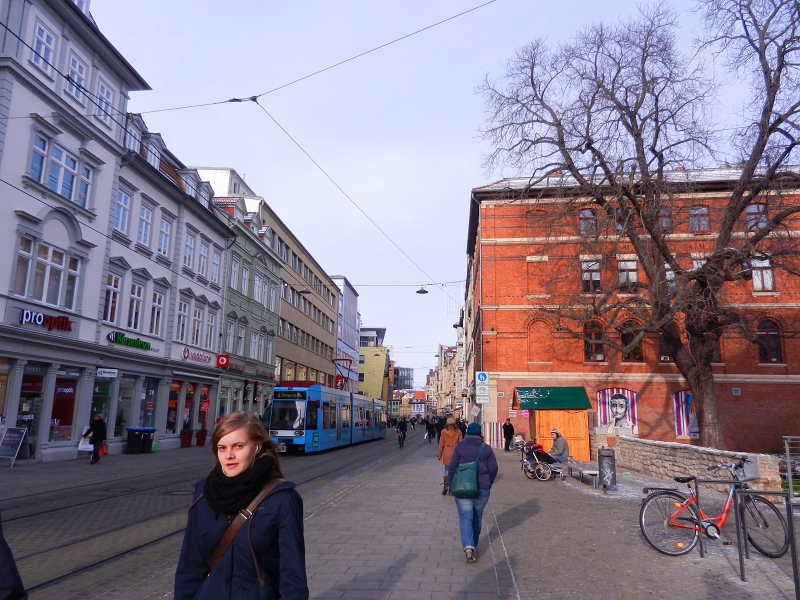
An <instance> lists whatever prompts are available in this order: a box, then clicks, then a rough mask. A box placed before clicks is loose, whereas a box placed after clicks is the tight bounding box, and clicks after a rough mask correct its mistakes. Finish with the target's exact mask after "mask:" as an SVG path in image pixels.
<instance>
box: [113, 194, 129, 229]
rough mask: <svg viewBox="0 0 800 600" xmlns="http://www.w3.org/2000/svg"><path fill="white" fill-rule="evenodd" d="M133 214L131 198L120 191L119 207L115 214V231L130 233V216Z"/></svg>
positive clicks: (118, 195) (118, 196)
mask: <svg viewBox="0 0 800 600" xmlns="http://www.w3.org/2000/svg"><path fill="white" fill-rule="evenodd" d="M130 212H131V197H130V196H129V195H128V194H126V193H125V192H123V191H122V190H120V191H119V192H117V207H116V211H115V213H114V229H116V230H117V231H121V232H122V233H127V232H128V215H130Z"/></svg>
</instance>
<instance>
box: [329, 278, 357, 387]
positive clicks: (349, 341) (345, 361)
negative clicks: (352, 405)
mask: <svg viewBox="0 0 800 600" xmlns="http://www.w3.org/2000/svg"><path fill="white" fill-rule="evenodd" d="M331 281H333V282H334V283H335V284H336V285H337V286H338V287H339V317H338V323H337V325H338V326H337V329H336V331H337V334H336V359H335V363H336V380H335V386H334V387H336V389H340V390H346V391H348V392H357V391H358V360H359V354H358V349H359V346H360V343H361V314H360V313H359V312H358V292H357V291H356V289H355V288H354V287H353V285H352V284H351V283H350V282H349V281H348V280H347V277H345V276H344V275H333V276H331Z"/></svg>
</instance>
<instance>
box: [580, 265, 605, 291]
mask: <svg viewBox="0 0 800 600" xmlns="http://www.w3.org/2000/svg"><path fill="white" fill-rule="evenodd" d="M581 291H582V292H583V293H584V294H599V293H600V262H599V261H593V260H592V261H582V262H581Z"/></svg>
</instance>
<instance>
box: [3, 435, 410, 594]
mask: <svg viewBox="0 0 800 600" xmlns="http://www.w3.org/2000/svg"><path fill="white" fill-rule="evenodd" d="M374 441H375V442H378V443H377V444H374V445H373V444H370V445H369V447H367V446H366V445H361V444H360V445H359V446H354V447H352V448H354V449H358V448H364V449H367V450H371V449H374V450H377V452H370V453H369V454H368V455H366V456H360V457H358V458H356V459H355V460H351V461H348V462H347V463H345V464H342V465H339V466H336V467H330V466H329V465H328V464H327V463H326V462H316V463H315V464H312V465H308V466H307V467H305V468H302V469H298V470H294V469H291V470H287V477H290V478H291V479H292V480H293V481H295V484H296V485H297V487H298V488H300V487H304V486H307V485H308V484H310V483H312V482H315V481H318V480H320V479H323V478H332V479H331V482H330V484H328V485H325V486H323V487H322V488H320V489H318V490H316V491H314V492H312V493H311V494H308V495H306V496H305V497H306V498H310V497H313V496H316V495H317V494H319V493H321V492H322V491H323V490H325V489H327V488H328V487H329V486H330V485H333V484H335V483H340V482H341V481H342V479H346V478H347V477H348V476H347V475H346V476H344V477H341V476H339V477H337V476H336V475H337V474H339V473H341V471H343V470H345V469H350V471H352V475H353V476H358V475H361V474H362V473H364V472H366V471H370V470H374V471H376V472H382V471H384V470H385V469H388V468H390V467H391V466H392V465H393V464H396V463H397V462H399V461H400V460H402V459H403V458H404V457H405V456H406V455H407V454H409V453H410V452H409V451H412V452H413V451H414V450H415V449H417V448H419V447H420V446H422V439H421V438H420V440H419V441H418V442H417V443H416V444H415V443H413V442H412V443H411V444H408V445H407V446H406V449H398V448H397V446H396V441H394V440H392V439H384V440H374ZM392 447H394V449H396V452H394V451H391V450H390V448H392ZM312 456H313V457H317V456H326V457H327V456H330V455H329V454H328V453H325V454H323V455H310V457H312ZM297 460H302V459H301V458H300V457H297V458H296V459H295V458H294V457H286V460H285V461H284V465H285V464H286V463H294V462H296V461H297ZM364 462H366V464H364V465H362V466H360V467H357V468H356V469H352V467H353V466H354V465H358V464H359V463H364ZM193 466H199V465H193ZM320 468H323V469H325V470H324V472H322V473H318V474H313V475H312V476H310V477H302V478H301V477H298V475H299V474H300V473H307V472H309V471H313V470H315V469H320ZM170 471H174V470H170ZM196 479H197V478H192V479H186V480H181V481H180V482H171V483H170V484H164V485H159V486H154V487H151V488H149V489H142V490H137V491H133V492H127V493H125V494H119V495H117V496H115V497H117V498H119V497H124V496H128V495H132V494H136V493H144V492H147V491H153V490H156V489H159V488H163V487H169V486H170V485H172V486H176V485H179V484H181V483H186V482H188V481H191V482H194V481H196ZM365 484H366V481H356V482H355V483H354V484H352V485H349V486H345V488H344V489H342V490H340V491H339V492H338V493H336V494H334V496H333V497H332V498H329V499H326V500H324V501H322V502H321V503H319V504H318V505H316V506H314V508H313V509H312V512H311V514H310V515H309V516H308V517H307V519H306V520H308V519H310V518H313V517H315V516H317V515H318V514H319V513H321V512H324V511H325V509H327V508H329V507H330V506H333V505H335V503H337V502H338V501H339V500H340V499H341V498H342V497H343V496H346V495H347V494H348V493H349V492H350V491H351V490H352V489H356V488H357V487H360V486H363V485H365ZM189 493H191V492H189ZM110 499H113V498H103V499H97V500H92V501H89V502H86V503H78V504H73V505H71V506H69V507H63V510H66V509H68V508H76V507H79V506H83V505H86V504H93V503H95V502H98V501H101V500H102V501H106V502H107V501H108V500H110ZM187 506H188V503H187V505H186V506H181V507H180V508H177V509H170V510H167V511H162V512H160V513H157V514H152V513H151V514H149V515H148V516H147V517H146V518H144V519H140V520H136V521H131V522H127V523H124V524H121V525H119V526H116V527H112V528H108V529H105V530H102V531H93V532H92V533H91V534H89V535H85V536H81V537H80V538H77V539H73V540H70V541H68V542H65V543H63V544H59V545H57V546H52V547H49V548H46V549H43V550H39V551H37V552H32V553H28V554H25V555H22V556H19V557H18V565H19V566H20V570H21V571H24V570H25V567H26V566H27V565H28V564H35V563H36V562H38V561H40V560H42V559H43V558H49V559H50V560H51V561H53V562H56V563H59V562H60V561H59V560H58V557H59V556H62V555H69V553H68V552H67V549H69V548H71V547H77V546H80V545H82V544H86V543H87V542H89V541H91V540H94V541H95V543H98V544H100V545H102V542H98V540H105V539H109V540H112V543H113V542H114V541H117V542H118V540H113V539H112V538H115V537H122V538H124V537H125V536H124V535H121V534H123V533H126V532H131V531H135V530H136V528H138V527H141V528H146V527H147V524H150V523H154V522H156V523H158V522H164V523H165V524H166V523H168V522H170V520H173V519H179V520H180V526H173V527H172V528H170V529H169V530H168V531H167V532H164V529H163V528H159V529H158V531H157V533H156V535H155V536H153V535H152V533H151V534H150V535H148V536H146V539H143V540H131V541H132V542H133V545H131V544H127V545H125V547H124V548H119V550H118V551H116V550H112V552H111V553H109V554H106V555H104V556H100V557H89V559H88V561H81V562H80V564H75V565H65V566H68V567H70V566H71V567H73V568H69V569H68V570H67V571H66V572H61V573H59V572H58V571H56V572H55V573H53V572H52V571H51V572H50V573H49V575H52V576H50V577H48V578H47V579H45V580H43V581H38V582H37V581H33V582H31V584H29V586H28V591H29V592H31V591H36V590H44V589H46V588H50V587H52V586H55V585H57V584H59V583H61V582H64V581H67V580H69V579H71V578H74V577H77V576H79V575H80V574H82V573H84V572H86V571H89V570H92V569H94V568H97V567H101V566H102V565H104V564H108V563H111V562H113V561H116V560H119V559H122V558H124V557H125V556H126V555H129V554H131V553H134V552H136V551H138V550H141V549H143V548H145V547H147V546H148V545H151V544H156V543H159V542H165V541H168V540H170V539H171V538H174V537H176V536H178V535H181V534H183V532H184V530H185V518H186V509H187ZM55 510H57V509H53V510H51V511H43V512H45V513H49V512H55ZM36 514H39V513H32V514H30V515H27V516H26V517H17V518H16V519H14V520H16V521H18V520H21V519H24V518H32V517H33V516H35V515H36ZM151 529H152V527H151ZM67 562H69V561H67Z"/></svg>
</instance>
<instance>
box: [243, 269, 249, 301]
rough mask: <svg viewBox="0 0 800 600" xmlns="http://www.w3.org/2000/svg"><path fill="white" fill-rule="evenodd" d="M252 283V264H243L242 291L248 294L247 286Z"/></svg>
mask: <svg viewBox="0 0 800 600" xmlns="http://www.w3.org/2000/svg"><path fill="white" fill-rule="evenodd" d="M249 283H250V265H244V264H243V265H242V293H243V294H245V295H246V294H247V286H248V284H249Z"/></svg>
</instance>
